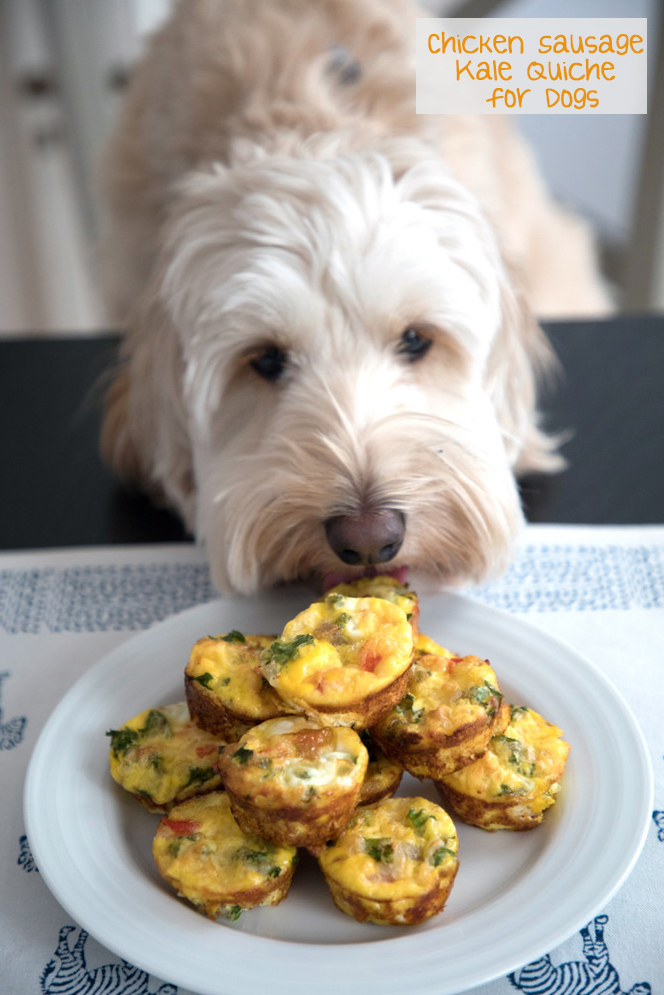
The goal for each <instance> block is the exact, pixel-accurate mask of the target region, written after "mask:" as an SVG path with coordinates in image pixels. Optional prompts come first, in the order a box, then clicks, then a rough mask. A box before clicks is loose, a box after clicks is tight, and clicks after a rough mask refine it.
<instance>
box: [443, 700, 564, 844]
mask: <svg viewBox="0 0 664 995" xmlns="http://www.w3.org/2000/svg"><path fill="white" fill-rule="evenodd" d="M562 734H563V733H562V730H561V729H558V728H557V726H554V725H552V724H551V723H550V722H547V721H546V719H543V718H542V716H541V715H538V714H537V712H533V711H532V709H530V708H526V707H524V706H519V707H514V706H513V707H512V709H511V718H510V722H509V725H508V726H507V728H506V729H505V732H504V733H503V734H502V735H499V736H494V737H493V739H492V740H491V743H490V744H489V749H488V750H487V751H486V753H485V754H484V756H482V757H480V759H479V760H476V761H475V763H473V764H471V765H470V766H469V767H464V768H463V770H460V771H457V772H456V773H455V774H450V775H449V776H448V777H444V778H443V779H442V780H441V781H440V782H438V783H437V786H438V788H439V789H440V790H441V791H442V792H443V794H444V797H445V800H446V802H447V803H448V804H449V806H450V807H451V809H452V810H453V811H454V812H455V813H456V815H458V816H459V818H461V819H463V821H464V822H470V823H471V824H472V825H474V826H480V828H481V829H488V830H494V829H517V830H524V829H534V827H535V826H538V825H539V824H540V822H541V821H542V819H543V818H544V812H545V811H546V809H547V808H549V807H550V806H551V805H553V803H554V802H555V800H556V795H557V793H558V791H559V790H560V779H561V777H562V775H563V771H564V769H565V764H566V762H567V757H568V754H569V751H570V747H569V744H568V743H566V742H565V741H564V740H562V739H561V738H560V737H561V736H562Z"/></svg>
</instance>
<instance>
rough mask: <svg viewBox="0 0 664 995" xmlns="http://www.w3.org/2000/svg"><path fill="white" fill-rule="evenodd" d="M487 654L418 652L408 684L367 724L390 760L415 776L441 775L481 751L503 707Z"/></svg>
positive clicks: (502, 717)
mask: <svg viewBox="0 0 664 995" xmlns="http://www.w3.org/2000/svg"><path fill="white" fill-rule="evenodd" d="M502 697H503V696H502V694H501V691H500V688H499V686H498V682H497V680H496V675H495V673H494V672H493V669H492V668H491V666H490V665H489V664H488V663H487V661H486V660H480V659H479V657H476V656H466V657H458V656H447V657H443V656H433V655H429V654H424V655H422V656H417V657H416V658H415V661H414V663H413V666H412V667H411V669H410V672H409V674H408V687H407V691H406V694H405V696H404V697H403V698H402V699H401V701H399V702H397V704H396V705H393V706H392V708H391V709H390V711H389V712H388V713H387V714H386V715H384V716H383V717H382V718H381V719H379V721H378V722H377V724H376V725H375V726H373V727H372V729H371V735H372V736H373V738H374V739H375V740H376V742H377V743H378V744H379V746H380V747H381V748H382V749H383V751H384V753H385V754H386V755H387V756H388V757H389V759H390V760H394V761H395V763H399V764H401V765H402V767H404V768H405V769H406V770H407V771H408V772H409V773H410V774H413V775H414V776H415V777H419V778H424V777H432V778H434V779H440V778H441V777H443V776H444V775H446V774H451V773H452V772H453V771H455V770H459V768H461V767H465V766H466V765H467V764H470V763H472V762H473V761H474V760H476V759H477V758H478V757H479V756H481V755H482V753H484V751H485V750H486V748H487V747H488V745H489V741H490V739H491V737H492V736H493V735H494V734H495V733H496V731H497V729H501V728H502V726H504V725H505V721H506V719H507V717H508V713H506V712H505V711H503V710H502V709H501V703H502Z"/></svg>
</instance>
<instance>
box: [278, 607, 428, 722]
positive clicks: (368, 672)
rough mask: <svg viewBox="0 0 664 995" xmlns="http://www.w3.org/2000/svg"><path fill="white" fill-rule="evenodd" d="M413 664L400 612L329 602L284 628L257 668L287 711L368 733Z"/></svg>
mask: <svg viewBox="0 0 664 995" xmlns="http://www.w3.org/2000/svg"><path fill="white" fill-rule="evenodd" d="M412 658H413V635H412V629H411V626H410V623H409V622H408V620H407V618H406V615H405V613H404V611H403V610H402V609H401V608H399V606H398V605H395V604H392V603H391V602H389V601H385V600H384V599H382V598H349V597H345V596H344V595H341V594H334V595H329V596H328V597H326V599H325V600H324V601H317V602H314V604H312V605H310V606H309V608H307V609H306V610H305V611H303V612H300V614H299V615H297V616H296V617H295V618H294V619H293V620H292V621H290V622H288V624H287V625H286V627H285V628H284V631H283V633H282V635H281V638H280V639H278V640H275V642H274V643H272V645H271V646H270V647H269V649H267V650H265V652H264V653H263V656H262V668H263V673H264V674H265V676H266V677H267V679H268V681H269V682H270V684H271V685H272V687H273V688H274V689H275V690H276V692H277V693H278V695H279V696H280V697H281V698H282V699H283V700H284V701H285V702H286V704H287V705H288V706H289V707H291V708H292V709H295V710H298V711H301V712H304V713H305V714H307V715H308V716H309V717H311V718H314V719H315V720H316V721H317V722H319V724H321V725H349V726H353V727H355V728H357V729H366V728H368V727H369V726H371V725H373V723H374V722H375V721H376V720H377V719H378V717H379V716H380V715H382V714H383V713H384V712H385V711H386V710H387V709H388V708H390V706H391V705H392V704H393V703H394V702H397V701H399V700H400V699H401V698H402V696H403V693H404V691H405V686H406V681H407V676H406V675H407V671H408V668H409V667H410V664H411V661H412Z"/></svg>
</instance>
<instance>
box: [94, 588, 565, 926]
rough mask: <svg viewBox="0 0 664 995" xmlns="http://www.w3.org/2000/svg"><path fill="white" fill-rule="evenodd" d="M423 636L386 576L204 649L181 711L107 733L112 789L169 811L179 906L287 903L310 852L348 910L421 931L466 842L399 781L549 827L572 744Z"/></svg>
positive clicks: (168, 856) (408, 596)
mask: <svg viewBox="0 0 664 995" xmlns="http://www.w3.org/2000/svg"><path fill="white" fill-rule="evenodd" d="M418 622H419V605H418V600H417V597H416V595H415V594H414V593H413V592H411V591H410V590H408V588H407V587H406V586H404V585H402V584H399V583H398V582H397V581H396V580H394V579H393V578H391V577H375V578H371V579H363V580H360V581H356V582H354V583H352V584H341V585H338V586H337V587H335V588H333V589H332V590H331V591H330V592H328V594H327V595H326V596H325V597H324V598H322V599H321V600H319V601H316V602H314V603H313V604H311V605H310V606H309V607H308V608H306V609H305V610H304V611H302V612H301V613H300V614H299V615H297V616H296V617H295V618H294V619H292V620H291V621H289V622H288V623H287V625H286V626H285V628H284V630H283V632H282V633H281V635H280V636H275V635H250V634H247V633H242V632H239V631H237V630H232V631H230V632H227V633H224V634H222V635H216V636H207V637H205V638H204V639H200V640H199V641H198V642H197V643H196V644H195V645H194V647H193V649H192V651H191V656H190V659H189V662H188V664H187V667H186V670H185V693H186V699H187V700H186V703H185V702H180V703H179V704H176V705H167V706H164V707H160V708H152V709H149V710H148V711H145V712H142V713H141V714H140V715H138V716H136V717H135V718H133V719H131V720H130V721H129V722H127V723H126V724H125V725H123V726H122V727H121V728H120V729H116V730H111V731H110V732H109V733H108V735H109V736H110V737H111V748H110V766H111V774H112V775H113V777H114V779H115V780H116V781H117V782H118V783H119V784H120V785H121V786H122V787H123V788H125V789H126V790H127V791H129V792H130V793H131V794H132V795H133V796H134V797H136V798H137V799H138V800H139V801H141V802H142V803H143V804H144V805H145V806H146V807H147V808H148V809H150V810H151V811H153V812H158V813H161V814H163V818H162V819H161V821H160V823H159V825H158V827H157V832H156V836H155V840H154V845H153V853H154V858H155V861H156V864H157V867H158V869H159V872H160V874H161V875H162V876H163V877H164V878H165V879H166V880H167V881H168V882H169V883H170V884H171V885H172V886H173V887H174V888H175V889H176V891H177V892H178V893H179V894H180V895H182V896H183V897H185V898H187V899H188V900H189V901H190V902H192V903H193V904H194V905H195V906H196V907H197V908H199V909H201V910H202V911H204V912H205V913H206V914H207V915H208V916H210V917H211V918H214V919H216V918H218V917H220V916H224V917H227V918H231V919H235V918H237V917H238V916H239V915H240V914H241V912H243V911H244V910H246V909H251V908H254V907H256V906H259V905H277V904H278V903H279V902H281V901H282V900H283V899H284V898H285V897H286V895H287V894H288V889H289V887H290V883H291V880H292V877H293V874H294V871H295V866H296V864H297V856H298V848H306V849H307V850H308V851H309V852H310V853H312V854H313V855H314V856H315V857H316V858H317V859H318V862H319V865H320V868H321V870H322V872H323V875H324V877H325V880H326V881H327V884H328V886H329V889H330V893H331V895H332V898H333V900H334V902H335V903H336V905H337V906H338V908H339V909H341V910H342V911H343V912H345V913H347V914H348V915H350V916H352V917H353V918H355V919H357V920H358V921H359V922H365V921H367V920H369V921H371V922H374V923H378V924H390V925H393V924H414V923H419V922H423V921H424V920H425V919H428V918H430V917H431V916H433V915H435V914H436V913H438V912H440V911H441V910H442V908H443V906H444V904H445V902H446V900H447V897H448V895H449V893H450V890H451V888H452V885H453V883H454V879H455V876H456V873H457V868H458V857H457V851H458V841H457V833H456V829H455V827H454V823H453V821H452V819H451V818H450V815H448V813H447V811H445V809H444V808H442V807H441V806H440V805H437V804H435V803H433V802H431V801H429V800H428V799H426V798H422V797H408V798H403V797H394V795H395V792H396V791H397V788H398V787H399V784H400V781H401V777H402V774H403V772H404V770H405V771H407V772H408V773H410V774H412V775H413V776H414V777H416V778H419V779H432V780H433V781H434V782H435V785H436V788H437V790H438V792H439V794H440V795H441V797H442V800H443V802H444V804H445V806H446V808H447V809H448V810H449V811H450V812H452V813H453V814H454V815H455V816H457V817H458V818H460V819H462V820H463V821H465V822H468V823H471V824H473V825H475V826H480V827H481V828H483V829H488V830H496V829H513V830H525V829H532V828H533V827H535V826H537V825H538V824H539V823H540V822H541V821H542V818H543V816H544V812H545V810H546V809H547V808H548V807H549V806H551V805H552V804H553V803H554V801H555V797H556V794H557V792H558V791H559V785H560V778H561V776H562V773H563V770H564V767H565V763H566V760H567V755H568V753H569V746H568V744H567V743H565V742H564V741H563V740H562V739H561V738H560V737H561V735H562V732H561V730H560V729H558V728H556V726H554V725H551V724H550V723H549V722H547V721H546V720H545V719H543V718H542V717H541V716H540V715H538V714H537V713H535V712H534V711H532V710H531V709H530V708H527V707H525V706H517V707H515V706H510V705H508V704H507V703H506V702H505V701H504V699H503V694H502V692H501V690H500V685H499V683H498V679H497V678H496V675H495V673H494V671H493V669H492V668H491V666H490V664H489V663H488V662H487V661H486V660H481V659H479V658H478V657H475V656H466V657H460V656H456V655H455V654H453V653H451V652H450V651H449V650H447V649H445V648H444V647H442V646H439V645H437V644H436V643H434V642H433V640H431V639H429V638H427V637H426V636H424V635H422V634H421V633H420V632H419V625H418Z"/></svg>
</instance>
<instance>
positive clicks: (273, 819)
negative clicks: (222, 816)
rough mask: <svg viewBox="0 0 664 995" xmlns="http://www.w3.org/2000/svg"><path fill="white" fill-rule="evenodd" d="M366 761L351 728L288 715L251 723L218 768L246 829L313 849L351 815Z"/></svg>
mask: <svg viewBox="0 0 664 995" xmlns="http://www.w3.org/2000/svg"><path fill="white" fill-rule="evenodd" d="M368 761H369V756H368V753H367V750H366V748H365V747H364V745H363V744H362V741H361V739H360V737H359V736H358V734H357V733H356V732H354V731H353V730H352V729H349V728H346V727H345V726H337V727H325V728H320V727H319V726H317V725H316V724H315V723H314V722H312V721H310V720H309V719H306V718H304V716H286V717H284V718H280V719H270V720H269V721H268V722H263V723H262V724H261V725H258V726H254V727H253V728H252V729H250V730H249V731H248V732H247V733H245V735H244V736H243V737H242V738H241V739H240V741H239V742H238V743H233V744H232V745H231V746H228V747H227V748H226V749H225V750H224V751H223V752H222V754H221V756H220V758H219V770H220V773H221V776H222V779H223V782H224V786H225V788H226V790H227V792H228V795H229V798H230V801H231V807H232V809H233V814H234V815H235V818H236V819H237V821H238V823H239V824H240V826H241V827H242V828H243V829H244V830H245V831H246V832H253V833H258V834H259V835H261V836H264V837H265V838H266V839H270V840H274V841H275V842H277V843H283V844H290V845H293V846H304V847H308V848H309V849H311V850H314V851H315V850H316V849H317V847H319V846H321V845H322V844H323V843H324V842H325V841H326V840H328V839H333V838H335V837H337V836H338V835H339V833H340V832H341V831H342V829H343V828H344V826H345V825H346V823H347V822H348V820H349V818H350V816H351V814H352V812H353V809H354V808H355V805H356V803H357V799H358V795H359V792H360V788H361V786H362V782H363V781H364V776H365V774H366V770H367V764H368Z"/></svg>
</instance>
